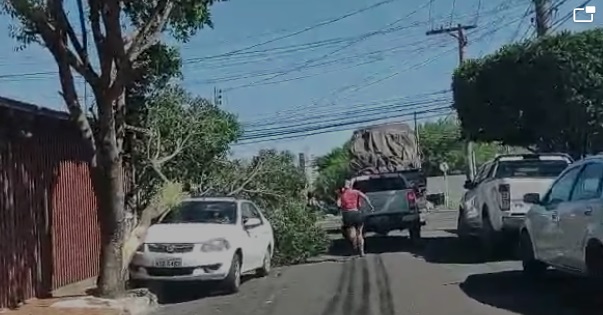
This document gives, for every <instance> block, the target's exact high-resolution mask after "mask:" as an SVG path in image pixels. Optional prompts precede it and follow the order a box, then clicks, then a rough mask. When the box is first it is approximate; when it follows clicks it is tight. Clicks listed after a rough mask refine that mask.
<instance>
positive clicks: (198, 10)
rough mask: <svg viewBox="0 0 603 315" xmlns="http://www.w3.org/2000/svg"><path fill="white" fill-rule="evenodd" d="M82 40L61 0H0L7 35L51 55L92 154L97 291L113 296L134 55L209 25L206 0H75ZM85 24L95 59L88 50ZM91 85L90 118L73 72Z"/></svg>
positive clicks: (137, 69)
mask: <svg viewBox="0 0 603 315" xmlns="http://www.w3.org/2000/svg"><path fill="white" fill-rule="evenodd" d="M76 3H77V7H78V10H77V12H78V14H77V15H76V16H77V17H76V21H77V22H78V24H79V28H80V34H81V36H82V37H81V39H80V38H79V37H78V34H77V32H76V30H75V29H76V27H75V26H74V25H75V23H72V21H70V19H69V15H68V13H67V12H68V11H69V10H67V5H66V4H65V2H64V1H63V0H49V1H42V0H6V1H3V2H2V9H3V11H4V12H6V13H7V14H9V15H10V16H11V17H13V18H14V19H15V20H16V21H18V27H17V28H14V29H13V30H14V32H13V35H14V37H15V38H16V39H18V40H19V41H21V42H22V43H23V44H29V43H33V42H35V43H39V44H40V45H42V46H44V47H46V48H47V49H48V51H49V52H50V53H51V54H52V56H53V57H54V60H55V62H56V63H57V67H58V70H59V80H60V83H61V90H62V93H61V95H62V96H63V99H64V101H65V104H66V105H67V108H68V110H69V112H70V114H71V117H72V118H73V120H74V121H75V123H76V124H77V126H78V128H79V129H80V131H81V134H82V137H83V138H84V139H85V140H86V141H87V143H88V144H89V146H90V151H91V152H92V153H93V154H92V158H91V160H90V168H91V174H92V177H93V178H92V182H93V185H94V189H95V192H96V196H97V204H98V206H99V222H100V228H101V248H102V249H101V255H100V256H101V258H100V273H99V277H98V283H97V285H98V289H99V293H100V294H101V295H103V296H108V297H111V296H116V295H118V294H120V293H121V291H122V290H123V285H124V282H125V281H124V280H125V277H126V270H124V268H123V253H122V247H123V242H124V226H123V222H124V213H125V211H124V207H125V205H124V204H125V200H124V185H123V176H122V174H123V151H124V140H125V130H126V123H125V120H126V119H125V117H126V113H127V110H126V97H125V96H126V95H125V94H126V93H125V91H126V88H127V87H128V86H130V85H131V84H132V83H133V82H134V81H135V80H136V78H137V77H140V76H141V75H142V72H141V71H142V70H144V69H145V65H144V58H141V56H142V55H143V54H144V53H145V52H146V51H147V50H148V49H149V48H150V47H153V46H154V45H156V44H157V43H158V42H159V40H160V35H161V34H162V33H164V32H166V31H167V32H169V33H170V34H171V35H173V36H174V37H175V38H176V39H177V40H187V39H188V38H190V37H191V36H192V35H194V34H195V33H196V32H197V31H198V30H199V29H201V28H202V27H204V26H206V25H209V26H211V25H212V24H211V20H210V15H209V7H210V6H211V5H212V4H213V3H214V1H213V0H179V1H174V0H155V1H127V0H105V1H100V0H88V1H87V6H86V7H84V3H83V2H82V0H77V1H76ZM88 29H90V30H91V33H92V39H93V44H94V46H95V48H96V55H97V60H93V59H92V58H90V56H89V54H88V39H87V34H88ZM72 71H74V72H76V73H78V74H79V75H81V76H82V77H83V78H84V79H85V81H86V83H87V84H88V85H89V86H90V88H91V91H92V93H93V95H94V99H95V105H96V113H95V114H96V115H95V116H96V117H95V119H91V118H90V116H89V115H87V111H86V109H84V108H82V105H81V104H80V102H79V98H78V94H77V91H76V88H75V84H74V75H73V72H72Z"/></svg>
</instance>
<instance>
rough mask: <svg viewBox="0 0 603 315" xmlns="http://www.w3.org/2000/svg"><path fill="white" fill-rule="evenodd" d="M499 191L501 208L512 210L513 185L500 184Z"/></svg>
mask: <svg viewBox="0 0 603 315" xmlns="http://www.w3.org/2000/svg"><path fill="white" fill-rule="evenodd" d="M498 193H499V195H500V210H502V211H509V210H511V186H509V184H500V185H498Z"/></svg>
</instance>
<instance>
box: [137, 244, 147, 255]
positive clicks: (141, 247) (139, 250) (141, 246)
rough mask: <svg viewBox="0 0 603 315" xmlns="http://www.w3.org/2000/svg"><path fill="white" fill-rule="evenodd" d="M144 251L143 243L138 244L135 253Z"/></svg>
mask: <svg viewBox="0 0 603 315" xmlns="http://www.w3.org/2000/svg"><path fill="white" fill-rule="evenodd" d="M144 250H145V246H144V243H142V244H140V246H138V248H137V249H136V252H138V253H144Z"/></svg>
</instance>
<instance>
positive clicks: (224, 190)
mask: <svg viewBox="0 0 603 315" xmlns="http://www.w3.org/2000/svg"><path fill="white" fill-rule="evenodd" d="M294 161H295V156H294V155H293V154H292V153H291V152H288V151H282V152H278V151H276V150H262V151H260V152H259V153H258V154H257V155H256V156H254V157H253V158H252V159H251V160H247V161H245V160H232V161H227V160H223V161H221V163H222V164H221V167H219V168H217V169H218V170H219V171H218V172H215V173H211V174H209V176H207V177H206V178H205V181H204V182H203V184H202V185H200V187H198V190H199V192H200V193H201V194H219V195H227V196H234V197H239V198H246V199H250V200H252V201H254V202H255V203H256V204H258V205H259V206H260V207H261V208H263V209H264V214H265V215H266V216H267V218H268V220H269V221H270V222H271V223H272V226H273V228H274V235H275V239H276V241H275V248H274V259H275V263H276V264H281V265H283V264H295V263H300V262H303V261H305V260H307V259H308V258H309V257H313V256H316V255H318V254H321V253H323V252H324V251H325V250H326V248H327V245H328V239H327V236H326V234H325V233H324V231H322V230H321V229H320V228H319V227H317V225H316V222H317V217H316V214H315V213H314V212H313V211H310V210H309V209H308V208H306V206H305V202H304V197H305V196H304V194H303V192H304V189H305V187H306V180H305V177H304V173H303V172H302V171H301V170H300V169H299V168H298V167H297V166H296V165H295V163H294Z"/></svg>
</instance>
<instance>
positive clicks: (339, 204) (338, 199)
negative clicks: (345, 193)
mask: <svg viewBox="0 0 603 315" xmlns="http://www.w3.org/2000/svg"><path fill="white" fill-rule="evenodd" d="M336 203H337V207H338V208H341V197H337V202H336Z"/></svg>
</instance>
